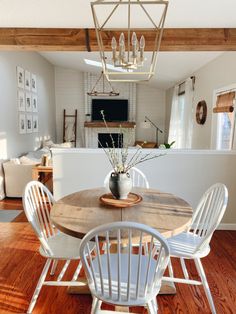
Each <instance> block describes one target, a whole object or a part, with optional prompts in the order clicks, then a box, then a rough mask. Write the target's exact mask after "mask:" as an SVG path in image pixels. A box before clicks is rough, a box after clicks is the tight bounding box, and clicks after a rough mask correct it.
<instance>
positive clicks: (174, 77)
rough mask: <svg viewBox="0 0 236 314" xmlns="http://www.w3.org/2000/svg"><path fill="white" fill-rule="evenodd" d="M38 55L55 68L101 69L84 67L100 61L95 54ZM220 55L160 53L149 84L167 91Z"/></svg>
mask: <svg viewBox="0 0 236 314" xmlns="http://www.w3.org/2000/svg"><path fill="white" fill-rule="evenodd" d="M40 54H41V55H42V56H43V57H45V58H46V59H47V60H48V61H49V62H50V63H52V64H53V65H55V66H60V67H64V68H70V69H74V70H79V71H85V72H100V71H101V68H99V67H95V66H91V65H86V64H85V62H84V59H90V60H95V61H100V57H99V54H98V53H95V52H40ZM221 54H222V52H160V53H159V56H158V61H157V67H156V74H155V76H154V77H153V78H152V79H151V80H150V82H149V84H150V85H153V86H156V87H158V88H161V89H168V88H170V87H172V86H173V85H175V84H176V83H177V82H180V81H181V80H183V79H185V78H187V77H188V76H190V75H192V74H193V72H195V71H196V70H198V69H199V68H201V67H202V66H204V65H205V64H207V63H208V62H210V61H211V60H213V59H215V58H216V57H218V56H219V55H221Z"/></svg>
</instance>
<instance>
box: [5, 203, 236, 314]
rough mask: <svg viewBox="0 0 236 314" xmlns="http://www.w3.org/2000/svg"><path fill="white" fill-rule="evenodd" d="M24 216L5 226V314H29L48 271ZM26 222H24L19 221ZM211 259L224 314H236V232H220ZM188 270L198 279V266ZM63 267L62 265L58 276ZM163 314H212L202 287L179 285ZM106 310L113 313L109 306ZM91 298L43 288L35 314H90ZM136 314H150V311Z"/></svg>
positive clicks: (161, 299)
mask: <svg viewBox="0 0 236 314" xmlns="http://www.w3.org/2000/svg"><path fill="white" fill-rule="evenodd" d="M0 209H22V204H21V200H14V199H10V200H7V201H1V202H0ZM25 219H26V218H25V216H24V215H23V214H22V217H21V219H18V222H12V223H0V314H5V313H26V310H27V307H28V304H29V302H30V299H31V296H32V294H33V291H34V289H35V286H36V283H37V280H38V278H39V276H40V273H41V271H42V268H43V265H44V262H45V260H44V258H42V257H41V256H40V255H39V253H38V252H37V249H38V247H39V242H38V240H37V238H36V236H35V235H34V233H33V231H32V229H31V227H30V225H29V224H28V223H27V222H24V221H26V220H25ZM19 220H20V221H19ZM211 249H212V250H211V253H210V254H209V255H208V257H206V258H205V259H203V260H202V262H203V266H204V268H205V271H206V275H207V278H208V282H209V285H210V288H211V291H212V295H213V299H214V302H215V305H216V309H217V313H218V314H227V313H230V314H234V313H236V266H235V265H236V231H216V232H215V234H214V236H213V239H212V242H211ZM187 265H188V266H189V269H190V275H191V277H192V278H194V279H197V272H196V269H195V267H194V264H193V263H192V262H191V261H189V262H187ZM61 266H62V264H59V267H58V269H57V273H56V275H57V274H58V273H59V271H60V269H61ZM173 266H174V270H175V275H176V276H182V273H181V269H180V265H179V262H178V261H177V260H173ZM75 267H76V264H75V263H72V264H71V266H70V273H69V274H68V275H67V276H66V278H65V279H68V280H70V279H71V277H72V274H73V271H74V269H75ZM157 299H158V304H159V313H160V314H161V313H164V314H174V313H178V314H185V313H186V314H197V313H198V314H203V313H206V314H209V313H210V309H209V306H208V303H207V300H206V297H205V294H204V291H203V288H202V287H201V286H187V285H184V284H182V285H181V284H178V285H177V294H176V295H174V296H170V295H168V296H163V295H162V296H158V297H157ZM104 308H106V309H113V307H112V306H108V305H105V306H104ZM90 309H91V297H90V296H89V295H80V296H76V295H68V294H67V292H66V288H63V287H59V288H55V287H43V289H42V291H41V293H40V296H39V299H38V302H37V304H36V307H35V309H34V312H33V313H34V314H59V313H62V314H69V313H70V314H77V313H81V314H89V313H90ZM131 311H132V312H136V313H143V314H144V313H145V314H146V313H147V312H146V310H145V309H144V308H131Z"/></svg>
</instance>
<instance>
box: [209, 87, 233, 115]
mask: <svg viewBox="0 0 236 314" xmlns="http://www.w3.org/2000/svg"><path fill="white" fill-rule="evenodd" d="M234 99H235V92H229V93H225V94H221V95H219V96H217V100H216V107H215V108H213V112H214V113H219V112H233V111H234Z"/></svg>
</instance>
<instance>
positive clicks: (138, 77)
mask: <svg viewBox="0 0 236 314" xmlns="http://www.w3.org/2000/svg"><path fill="white" fill-rule="evenodd" d="M91 8H92V14H93V20H94V24H95V30H96V35H97V41H98V46H99V51H100V57H101V61H102V66H103V71H104V74H105V75H106V77H107V79H108V80H109V81H133V82H135V81H148V80H150V78H151V77H152V76H153V75H154V73H155V67H156V61H157V54H158V52H159V50H160V44H161V39H162V34H163V29H164V22H165V17H166V13H167V8H168V0H149V1H145V0H132V1H131V0H113V1H112V0H111V1H106V0H97V1H94V2H92V3H91ZM137 17H138V18H137ZM108 32H109V34H111V36H112V35H113V37H112V41H111V51H107V49H105V48H106V47H105V45H104V42H103V40H104V39H105V38H106V36H107V33H108ZM150 33H152V34H154V36H155V40H153V42H152V43H150V42H149V45H148V47H146V49H147V50H148V51H151V52H152V55H151V57H150V59H149V60H147V58H145V55H144V49H145V36H146V37H148V35H149V34H150ZM117 43H118V44H117ZM117 48H118V51H117ZM126 49H127V50H126ZM111 53H112V59H111ZM109 61H110V62H113V64H114V66H112V65H111V64H108V62H109ZM140 68H142V71H140Z"/></svg>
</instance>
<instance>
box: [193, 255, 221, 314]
mask: <svg viewBox="0 0 236 314" xmlns="http://www.w3.org/2000/svg"><path fill="white" fill-rule="evenodd" d="M194 262H195V265H196V268H197V271H198V274H199V276H200V278H201V281H202V284H203V288H204V290H205V293H206V296H207V300H208V302H209V305H210V308H211V312H212V313H213V314H216V309H215V305H214V302H213V299H212V295H211V291H210V288H209V285H208V282H207V278H206V274H205V272H204V269H203V266H202V263H201V260H200V258H195V259H194Z"/></svg>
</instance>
